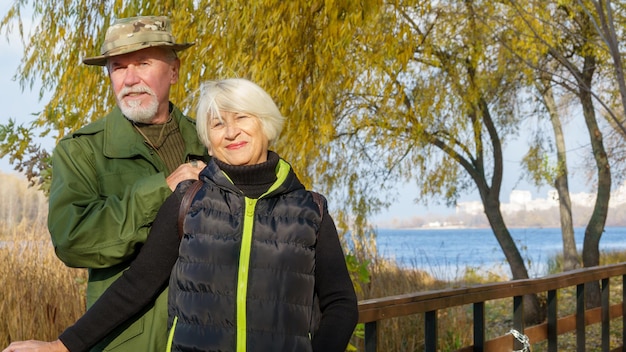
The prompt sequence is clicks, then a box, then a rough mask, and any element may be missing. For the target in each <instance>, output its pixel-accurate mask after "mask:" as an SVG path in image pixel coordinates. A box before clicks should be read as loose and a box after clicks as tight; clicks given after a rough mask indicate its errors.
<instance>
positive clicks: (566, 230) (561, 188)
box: [540, 77, 580, 271]
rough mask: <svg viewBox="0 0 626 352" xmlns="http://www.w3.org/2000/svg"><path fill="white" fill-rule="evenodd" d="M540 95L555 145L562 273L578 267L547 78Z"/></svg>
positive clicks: (560, 133) (556, 120)
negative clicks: (548, 117) (550, 124)
mask: <svg viewBox="0 0 626 352" xmlns="http://www.w3.org/2000/svg"><path fill="white" fill-rule="evenodd" d="M541 86H542V88H540V90H541V95H542V97H543V101H544V104H545V106H546V109H547V110H548V114H549V115H550V122H552V130H553V131H554V140H555V144H556V158H557V174H556V177H555V179H554V188H556V192H557V193H558V195H559V218H560V220H561V236H562V238H563V271H568V270H573V269H576V268H578V267H579V266H580V259H579V257H578V251H577V250H576V239H575V237H574V224H573V220H572V201H571V199H570V196H569V184H568V168H567V156H566V150H567V149H566V147H565V138H564V136H563V128H562V126H561V119H560V118H559V114H558V111H557V110H558V109H557V107H556V103H555V101H554V94H553V92H552V84H551V80H550V78H549V77H544V78H542V79H541Z"/></svg>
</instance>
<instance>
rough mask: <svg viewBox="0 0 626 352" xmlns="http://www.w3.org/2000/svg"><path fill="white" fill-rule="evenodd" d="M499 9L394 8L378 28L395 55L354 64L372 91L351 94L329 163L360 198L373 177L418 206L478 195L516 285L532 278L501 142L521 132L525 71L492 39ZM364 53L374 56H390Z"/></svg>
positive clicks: (531, 315)
mask: <svg viewBox="0 0 626 352" xmlns="http://www.w3.org/2000/svg"><path fill="white" fill-rule="evenodd" d="M496 11H497V8H496V7H494V4H493V3H492V2H487V1H463V2H460V1H459V2H445V4H443V3H439V5H438V6H434V5H433V2H431V1H423V2H420V1H410V0H407V1H397V2H394V3H393V4H392V5H389V7H387V8H386V16H387V17H386V19H385V20H384V21H381V22H380V24H379V26H380V27H382V28H383V31H386V32H387V33H391V35H392V36H393V37H392V38H390V43H395V46H396V48H395V50H397V51H395V52H394V54H393V55H390V57H389V58H388V59H386V61H385V62H384V63H382V64H378V65H375V66H368V65H367V64H368V62H367V61H365V60H367V59H357V60H360V61H361V67H364V70H363V71H362V73H361V74H360V79H361V80H362V81H363V82H368V84H362V85H360V86H359V87H358V88H357V89H353V90H352V92H351V104H350V105H349V108H350V109H348V110H345V111H344V113H343V114H342V115H340V118H339V120H338V124H337V132H338V134H337V136H338V138H337V140H335V141H334V142H333V143H334V145H335V148H334V149H333V154H332V155H331V158H330V160H331V161H332V162H333V163H334V167H335V168H336V170H337V171H336V173H337V174H341V175H345V176H346V178H347V179H348V180H354V181H356V180H359V182H355V184H356V186H351V187H352V188H350V189H351V190H355V191H357V192H358V193H363V191H364V189H365V187H366V186H367V185H368V184H367V182H366V181H365V179H368V178H371V179H378V180H379V184H384V182H388V181H389V180H394V181H397V180H403V181H409V182H413V183H415V184H416V185H417V186H418V190H419V194H416V198H419V199H425V198H429V197H441V198H443V199H445V200H446V201H447V202H449V203H451V204H453V203H454V202H455V201H456V199H457V197H458V196H459V195H460V194H461V193H462V192H464V191H468V190H470V189H471V190H474V189H475V190H477V191H478V193H479V195H480V197H481V200H482V203H483V205H484V209H485V214H486V216H487V219H488V221H489V223H490V225H491V228H492V229H493V233H494V235H495V237H496V239H497V241H498V243H499V245H500V247H501V249H502V250H503V252H504V255H505V257H506V259H507V262H508V263H509V266H510V269H511V273H512V276H513V279H525V278H528V271H527V269H526V266H525V263H524V260H523V258H522V256H521V255H520V252H519V250H518V248H517V246H516V244H515V242H514V241H513V239H512V237H511V235H510V232H509V230H508V228H507V226H506V223H505V220H504V218H503V216H502V213H501V210H500V193H501V187H502V177H503V169H504V162H503V154H502V149H503V143H504V142H503V141H504V140H506V138H507V137H508V136H510V135H511V134H513V133H515V132H516V129H517V127H518V126H519V125H518V120H517V114H516V113H515V105H516V104H515V99H516V93H517V92H518V89H519V84H518V82H519V70H518V69H517V68H516V67H514V66H511V64H512V63H513V60H510V53H509V51H507V50H505V49H504V48H502V47H500V46H499V44H498V42H497V41H494V40H493V36H492V34H491V23H490V16H493V15H494V13H495V12H496ZM357 40H359V39H358V38H357ZM361 45H362V46H363V47H366V48H368V51H369V52H379V51H383V50H385V49H387V48H388V46H387V45H388V44H387V43H374V42H365V41H363V42H361ZM364 175H366V176H367V177H364ZM369 186H370V187H372V184H371V183H370V184H369ZM355 187H362V188H355ZM525 298H526V301H525V302H526V303H527V304H525V307H524V308H525V311H526V314H525V317H526V319H527V321H537V320H540V319H541V317H540V316H539V313H538V308H539V306H538V302H537V300H536V297H534V296H528V297H525Z"/></svg>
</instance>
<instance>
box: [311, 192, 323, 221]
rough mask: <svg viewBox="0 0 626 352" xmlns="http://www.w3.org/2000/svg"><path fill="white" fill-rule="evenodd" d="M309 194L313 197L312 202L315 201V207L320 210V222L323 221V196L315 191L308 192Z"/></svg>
mask: <svg viewBox="0 0 626 352" xmlns="http://www.w3.org/2000/svg"><path fill="white" fill-rule="evenodd" d="M309 192H310V193H311V195H312V196H313V200H314V201H315V203H316V204H317V206H318V207H319V208H320V216H321V217H322V220H323V219H324V202H325V201H326V199H324V196H323V195H321V194H319V193H317V192H315V191H309Z"/></svg>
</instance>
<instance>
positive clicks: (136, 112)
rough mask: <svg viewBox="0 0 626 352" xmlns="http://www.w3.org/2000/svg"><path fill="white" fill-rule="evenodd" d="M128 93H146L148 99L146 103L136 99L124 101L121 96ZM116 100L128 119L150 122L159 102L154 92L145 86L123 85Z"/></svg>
mask: <svg viewBox="0 0 626 352" xmlns="http://www.w3.org/2000/svg"><path fill="white" fill-rule="evenodd" d="M130 93H148V94H149V95H150V99H149V101H148V102H147V103H146V104H142V103H141V102H139V101H136V100H130V101H125V100H124V99H123V98H124V96H126V95H127V94H130ZM117 102H118V104H117V105H119V107H120V109H121V110H122V113H123V114H124V116H126V117H127V118H128V119H129V120H131V121H134V122H139V123H151V122H152V119H153V118H154V117H155V116H156V114H157V111H158V109H159V102H158V100H157V97H156V95H155V94H154V92H153V91H152V90H151V89H150V88H148V87H145V86H139V87H132V88H128V87H124V88H123V89H122V91H121V92H120V93H119V94H118V95H117Z"/></svg>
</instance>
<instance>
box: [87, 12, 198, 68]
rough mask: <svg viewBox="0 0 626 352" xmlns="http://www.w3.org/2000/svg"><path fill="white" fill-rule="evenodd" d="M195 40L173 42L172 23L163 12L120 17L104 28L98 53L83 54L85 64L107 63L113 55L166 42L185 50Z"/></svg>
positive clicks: (172, 46)
mask: <svg viewBox="0 0 626 352" xmlns="http://www.w3.org/2000/svg"><path fill="white" fill-rule="evenodd" d="M194 44H195V43H176V42H175V41H174V36H173V35H172V26H171V24H170V20H169V18H167V17H165V16H139V17H128V18H122V19H119V20H117V21H115V23H113V24H112V25H111V26H110V27H109V29H107V32H106V35H105V37H104V43H102V49H101V51H100V53H101V54H100V55H99V56H93V57H86V58H84V59H83V63H84V64H86V65H97V66H104V65H106V62H107V59H108V58H110V57H112V56H117V55H122V54H127V53H131V52H133V51H137V50H141V49H145V48H150V47H153V46H167V47H170V48H172V50H174V51H180V50H185V49H187V48H189V47H190V46H192V45H194Z"/></svg>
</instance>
